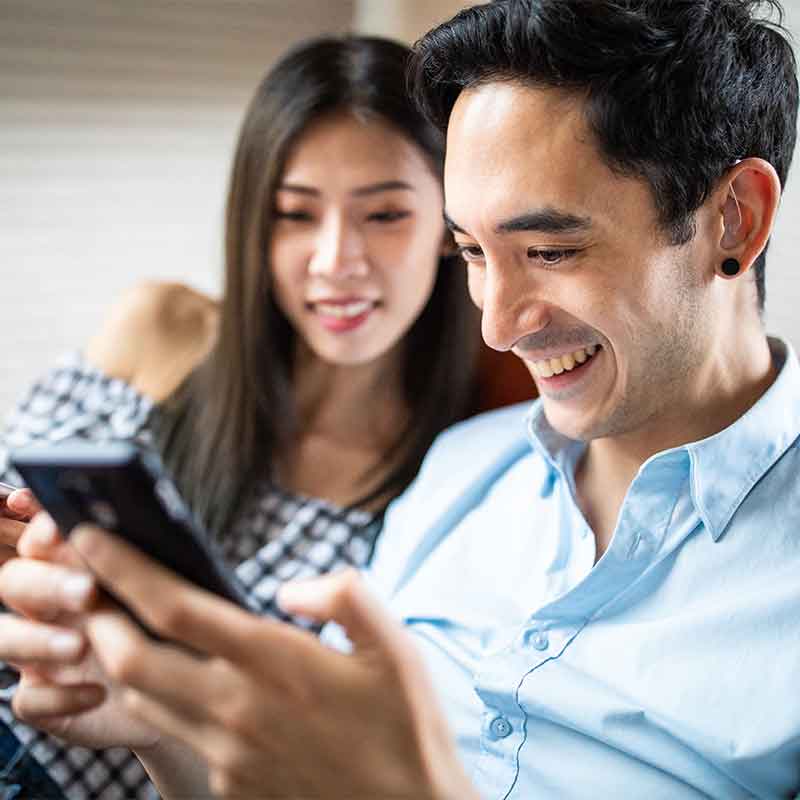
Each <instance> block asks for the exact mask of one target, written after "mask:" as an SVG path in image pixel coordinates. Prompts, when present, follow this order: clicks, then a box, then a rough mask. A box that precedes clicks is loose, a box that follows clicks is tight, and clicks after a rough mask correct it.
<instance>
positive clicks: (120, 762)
mask: <svg viewBox="0 0 800 800" xmlns="http://www.w3.org/2000/svg"><path fill="white" fill-rule="evenodd" d="M154 411H156V412H157V406H154V404H153V403H152V401H150V400H149V399H147V398H146V397H143V396H142V395H141V394H139V393H138V392H137V391H136V390H135V389H133V388H132V387H131V386H130V385H129V384H127V383H125V382H123V381H120V380H116V379H112V378H109V377H108V376H106V375H104V374H103V373H101V372H99V371H98V370H96V369H92V368H90V367H89V366H88V365H87V364H86V363H85V361H83V359H82V358H81V356H80V355H78V354H72V355H70V356H69V357H67V358H66V359H64V360H63V361H62V362H61V363H59V364H58V365H57V366H56V367H55V368H54V369H53V370H51V371H50V372H48V373H47V374H46V375H45V376H44V377H43V378H42V379H41V380H39V381H38V382H37V383H35V384H34V385H33V387H32V388H31V389H30V391H29V392H28V394H27V396H26V397H25V398H24V399H23V400H22V402H20V404H19V405H18V406H17V408H16V409H15V410H14V411H13V412H12V414H11V416H10V417H9V419H8V422H7V426H6V429H5V431H4V432H3V435H2V438H0V480H1V481H4V482H7V483H12V484H15V485H20V483H21V481H20V479H19V476H18V475H16V474H14V472H13V470H11V469H10V467H9V465H8V450H9V449H10V448H14V447H20V446H24V445H27V444H29V443H31V442H34V441H37V440H41V441H50V442H56V441H60V440H62V439H67V438H70V437H75V436H77V437H81V438H83V439H89V440H94V441H109V440H128V441H134V442H136V443H138V444H141V445H143V446H147V445H148V444H150V442H151V434H150V430H149V425H148V423H149V421H151V420H152V418H153V417H152V415H153V413H154ZM248 498H249V499H248V500H247V501H246V502H245V503H244V505H243V508H242V510H241V513H240V514H239V515H238V517H237V519H236V520H235V521H234V524H233V525H232V527H231V530H230V533H229V534H228V535H227V536H225V537H224V538H223V540H222V550H223V554H224V555H225V557H226V558H227V560H228V561H229V563H230V564H231V565H232V566H233V567H234V568H235V570H236V573H237V575H238V577H239V578H240V579H241V581H242V583H243V585H244V586H245V588H246V589H247V591H248V593H249V595H250V597H251V599H253V600H255V601H256V604H257V605H258V606H259V607H260V608H262V609H263V610H264V611H265V613H278V611H277V608H276V607H275V603H274V598H275V593H276V590H277V588H278V586H279V585H280V583H281V582H283V581H285V580H288V579H290V578H299V577H306V576H311V575H317V574H320V573H323V572H328V571H330V570H334V569H336V568H338V567H341V566H345V565H355V566H362V565H364V564H365V563H366V562H367V560H368V559H369V557H370V555H371V552H372V547H373V544H374V541H375V537H376V536H377V534H378V531H379V530H380V526H381V521H382V520H381V515H379V514H373V513H369V512H365V511H360V510H343V509H340V508H337V507H335V506H333V505H331V504H330V503H327V502H325V501H324V500H319V499H316V498H310V497H301V496H297V495H293V494H289V493H287V492H284V491H281V490H280V489H279V488H278V487H276V486H275V485H274V484H272V483H270V482H269V481H267V480H261V481H258V482H256V483H255V484H254V486H252V487H251V490H250V492H249V494H248ZM15 682H16V681H15V674H14V673H13V671H12V670H10V669H9V668H7V667H3V665H2V664H0V798H6V797H19V798H22V797H37V800H38V798H40V797H42V798H43V797H48V798H50V797H51V796H55V797H57V796H58V794H59V793H60V794H61V796H62V797H63V798H67V799H68V800H118V799H121V798H130V799H131V800H144V798H148V799H151V798H157V797H158V794H157V793H156V791H155V789H154V788H153V786H152V784H151V783H150V782H149V780H148V779H147V776H146V774H145V772H144V770H143V769H142V767H141V766H140V764H139V762H138V760H137V759H136V758H135V757H134V756H133V755H132V754H131V753H129V752H128V751H127V750H122V749H119V748H114V749H109V750H104V751H93V750H87V749H85V748H82V747H73V746H67V745H64V744H63V743H60V742H59V741H58V740H56V739H54V738H53V737H50V736H48V735H46V734H43V733H40V732H38V731H36V730H34V729H33V728H30V727H29V726H27V725H25V724H23V723H21V722H19V721H18V720H16V719H15V718H14V717H13V715H12V713H11V709H10V700H11V696H12V694H13V691H14V687H15ZM12 734H13V737H15V738H16V741H15V739H14V738H12V736H11V735H12ZM9 753H11V755H10V756H9V755H8V754H9ZM3 759H5V761H6V763H5V765H3V763H2V760H3ZM23 766H26V769H23ZM39 768H41V769H39ZM42 771H44V773H46V776H44V777H43V782H44V783H47V784H49V785H50V789H51V792H52V793H51V794H50V793H48V791H47V790H46V789H42V788H40V787H41V786H42V785H43V784H39V783H36V784H35V786H34V783H33V780H34V779H33V778H31V777H29V776H30V775H31V774H32V773H37V774H41V772H42ZM47 778H49V779H50V781H47ZM26 781H28V785H27V786H26Z"/></svg>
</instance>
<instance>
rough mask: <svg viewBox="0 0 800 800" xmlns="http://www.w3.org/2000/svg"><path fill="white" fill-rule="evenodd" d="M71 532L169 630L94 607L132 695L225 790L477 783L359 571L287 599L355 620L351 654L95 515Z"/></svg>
mask: <svg viewBox="0 0 800 800" xmlns="http://www.w3.org/2000/svg"><path fill="white" fill-rule="evenodd" d="M73 539H74V543H75V546H76V548H77V549H78V550H79V551H80V552H81V554H82V555H83V556H84V558H85V559H86V561H87V562H88V564H89V566H90V567H91V569H92V571H93V572H95V574H96V575H98V577H99V578H100V579H101V580H102V582H103V583H104V584H106V585H108V586H111V587H113V590H114V593H115V594H116V595H117V596H118V597H119V598H120V599H121V600H122V602H124V603H125V604H126V605H127V606H128V607H129V608H131V609H132V610H133V611H134V613H136V615H137V616H139V618H140V619H142V620H143V621H144V622H145V624H146V625H147V626H148V627H149V628H150V629H151V630H153V631H155V632H156V633H158V634H159V635H160V636H161V637H163V638H164V639H166V640H169V642H170V643H164V642H156V641H154V640H152V639H150V638H149V637H148V636H147V635H145V634H144V633H143V632H142V630H141V629H140V628H138V627H137V626H136V625H135V624H133V623H132V622H131V621H130V618H129V617H128V616H127V615H125V614H124V613H121V612H120V611H118V610H114V609H105V610H102V611H98V612H96V613H93V614H92V615H91V618H90V620H89V622H88V625H87V628H86V630H87V634H88V636H89V638H90V640H91V643H92V647H93V649H94V650H95V652H96V653H97V654H98V657H99V658H100V660H101V662H102V664H103V666H104V668H105V669H106V670H107V671H108V673H109V674H110V675H111V676H112V677H113V678H114V679H115V680H116V681H118V682H120V683H122V684H124V685H126V686H128V687H129V689H128V691H126V692H125V694H124V696H123V701H124V704H125V706H126V707H127V709H128V710H129V711H130V712H131V713H132V714H134V715H135V716H136V717H138V718H140V719H142V720H144V721H146V722H147V723H149V724H151V725H153V726H154V727H155V728H157V729H158V730H160V731H161V732H162V733H164V734H168V735H170V736H173V737H174V738H175V739H178V740H180V741H182V742H184V743H186V744H187V745H189V746H190V747H191V748H192V749H193V750H194V751H195V752H197V753H198V754H199V755H200V756H201V757H202V758H203V759H204V761H205V762H206V764H207V766H208V770H209V784H210V786H211V789H212V790H213V791H214V792H216V793H217V794H218V795H220V796H222V797H256V796H275V797H287V798H292V797H315V798H337V800H338V798H342V797H404V798H405V797H409V798H411V797H413V798H420V799H421V798H454V799H455V798H458V800H467V798H470V797H475V796H476V795H475V794H474V790H473V789H472V788H471V787H470V785H469V783H468V781H467V779H466V777H465V775H464V773H463V771H462V769H461V766H460V764H459V762H458V759H457V757H456V754H455V748H454V745H453V741H452V739H451V737H450V734H449V732H448V730H447V727H446V725H445V723H444V721H443V717H442V716H441V714H440V712H439V710H438V704H437V702H436V698H435V697H434V694H433V691H432V689H431V687H430V685H429V682H428V678H427V675H426V673H425V670H424V668H423V665H422V664H421V662H420V660H419V658H418V655H417V653H416V650H415V649H414V647H413V644H412V642H411V640H410V638H409V637H408V635H407V634H406V632H405V631H404V630H403V629H402V628H401V627H400V626H399V625H398V624H397V623H395V622H394V621H392V620H391V619H390V618H389V617H387V616H386V615H385V614H384V612H383V611H382V610H381V609H380V608H379V607H378V606H377V605H376V603H375V602H374V601H373V599H372V598H371V597H370V596H369V595H368V593H367V592H366V590H365V588H364V586H363V585H362V583H361V582H360V580H359V579H358V578H357V576H356V575H355V573H353V572H346V573H340V574H338V575H335V576H327V577H324V578H321V579H318V580H314V581H308V582H305V583H302V584H295V585H292V586H288V587H285V589H284V591H283V593H282V604H283V606H284V607H285V608H286V610H287V611H290V612H292V613H298V614H301V615H304V616H306V617H309V618H311V619H314V620H316V621H319V622H322V621H325V620H328V619H333V620H336V621H337V622H339V623H340V624H341V625H342V626H344V628H345V629H346V631H347V633H348V636H349V637H350V640H351V642H352V643H353V645H354V651H353V653H352V655H344V654H342V653H339V652H336V651H334V650H332V649H330V648H328V647H325V646H324V645H323V644H321V643H320V642H319V641H318V640H317V638H316V637H315V636H313V635H311V634H310V633H308V632H306V631H303V630H300V629H297V628H294V627H291V626H289V625H286V624H283V623H280V622H277V621H274V620H269V619H265V618H259V617H256V616H254V615H252V614H250V613H248V612H246V611H242V610H241V609H239V608H237V607H235V606H234V605H232V604H231V603H228V602H226V601H224V600H220V599H218V598H216V597H215V596H213V595H211V594H209V593H207V592H204V591H202V590H200V589H197V588H195V587H193V586H192V585H190V584H189V583H187V582H185V581H183V580H182V579H180V578H177V577H176V576H175V575H174V574H172V573H171V572H169V571H167V570H166V569H164V568H163V567H161V566H160V565H158V564H155V563H154V562H153V561H151V560H150V559H148V558H146V557H145V556H143V555H142V554H141V553H139V552H138V551H137V550H135V549H133V548H131V547H130V546H129V545H127V544H126V543H125V542H123V541H121V540H120V539H118V538H116V537H113V536H111V535H109V534H107V533H104V532H102V531H100V530H98V529H96V528H90V527H85V528H81V529H79V530H78V531H76V532H75V533H74V534H73ZM140 756H141V754H140ZM143 761H144V763H145V765H146V766H148V762H147V758H146V756H145V757H144V758H143ZM156 782H157V783H159V780H158V777H157V776H156ZM165 794H167V793H165ZM176 794H177V792H176Z"/></svg>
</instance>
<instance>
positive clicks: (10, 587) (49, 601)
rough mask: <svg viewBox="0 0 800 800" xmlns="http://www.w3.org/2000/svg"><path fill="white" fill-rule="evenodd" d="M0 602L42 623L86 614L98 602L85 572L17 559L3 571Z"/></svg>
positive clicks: (95, 588)
mask: <svg viewBox="0 0 800 800" xmlns="http://www.w3.org/2000/svg"><path fill="white" fill-rule="evenodd" d="M0 599H1V600H2V602H3V603H5V605H6V606H8V607H9V608H12V609H14V610H15V611H18V612H19V613H20V614H24V615H25V616H28V617H33V618H34V619H37V620H40V621H44V622H47V621H50V620H54V619H56V618H57V617H58V616H60V615H61V614H64V613H69V612H83V611H87V610H88V609H89V608H91V607H92V606H93V605H94V604H95V603H96V602H97V600H98V592H97V586H96V584H95V581H94V579H93V578H92V576H91V575H90V574H88V573H87V572H85V571H83V572H81V571H78V570H74V569H71V568H69V567H64V566H61V565H60V564H50V563H49V562H46V561H34V560H32V559H28V558H14V559H11V561H7V562H6V563H5V564H3V566H2V567H0Z"/></svg>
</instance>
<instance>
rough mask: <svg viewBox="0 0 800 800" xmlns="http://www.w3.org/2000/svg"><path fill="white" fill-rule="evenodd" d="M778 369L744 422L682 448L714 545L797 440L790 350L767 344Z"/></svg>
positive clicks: (798, 404)
mask: <svg viewBox="0 0 800 800" xmlns="http://www.w3.org/2000/svg"><path fill="white" fill-rule="evenodd" d="M769 348H770V352H771V353H772V359H773V363H774V364H775V366H776V367H777V368H778V376H777V378H776V379H775V381H774V383H773V384H772V385H771V386H770V387H769V389H767V391H766V392H765V393H764V394H763V395H762V396H761V397H760V398H759V399H758V401H757V402H756V403H755V405H753V407H752V408H750V409H749V410H748V411H747V412H746V413H745V414H744V415H743V416H741V417H739V419H737V420H736V421H735V422H734V423H733V424H732V425H729V426H728V427H727V428H725V429H724V430H722V431H720V432H719V433H717V434H714V436H709V437H708V438H707V439H702V440H700V441H699V442H692V443H691V444H689V445H687V446H686V450H687V451H688V453H689V457H690V459H691V492H692V499H693V501H694V505H695V507H696V508H697V511H698V513H699V514H700V517H701V518H702V520H703V522H704V523H705V526H706V528H707V529H708V531H709V533H710V534H711V536H712V537H713V539H714V541H717V540H718V539H719V538H720V536H722V534H723V533H724V531H725V528H726V527H727V525H728V523H729V522H730V520H731V517H732V516H733V515H734V513H735V512H736V509H737V508H738V507H739V505H740V504H741V503H742V501H743V500H744V498H745V497H746V496H747V495H748V493H749V492H750V490H751V489H752V488H753V487H754V486H755V484H756V483H758V481H759V480H760V479H761V477H762V476H763V475H764V474H765V473H766V472H767V470H768V469H769V468H770V467H771V466H772V465H773V464H774V463H775V462H776V461H777V460H778V459H779V458H780V457H781V456H782V455H783V453H785V452H786V450H787V449H788V448H789V446H790V445H791V444H792V442H794V441H795V440H796V439H797V437H798V435H800V365H798V361H797V356H796V354H795V352H794V350H793V349H792V346H791V345H790V344H789V343H788V342H786V341H784V340H782V339H777V338H775V339H773V338H770V339H769Z"/></svg>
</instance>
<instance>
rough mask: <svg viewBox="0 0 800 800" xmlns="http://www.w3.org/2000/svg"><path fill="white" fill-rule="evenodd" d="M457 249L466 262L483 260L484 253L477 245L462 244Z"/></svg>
mask: <svg viewBox="0 0 800 800" xmlns="http://www.w3.org/2000/svg"><path fill="white" fill-rule="evenodd" d="M457 247H458V254H459V255H460V256H461V258H463V259H464V261H480V260H481V259H482V258H483V251H482V250H481V249H480V247H478V245H476V244H460V245H457Z"/></svg>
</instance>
